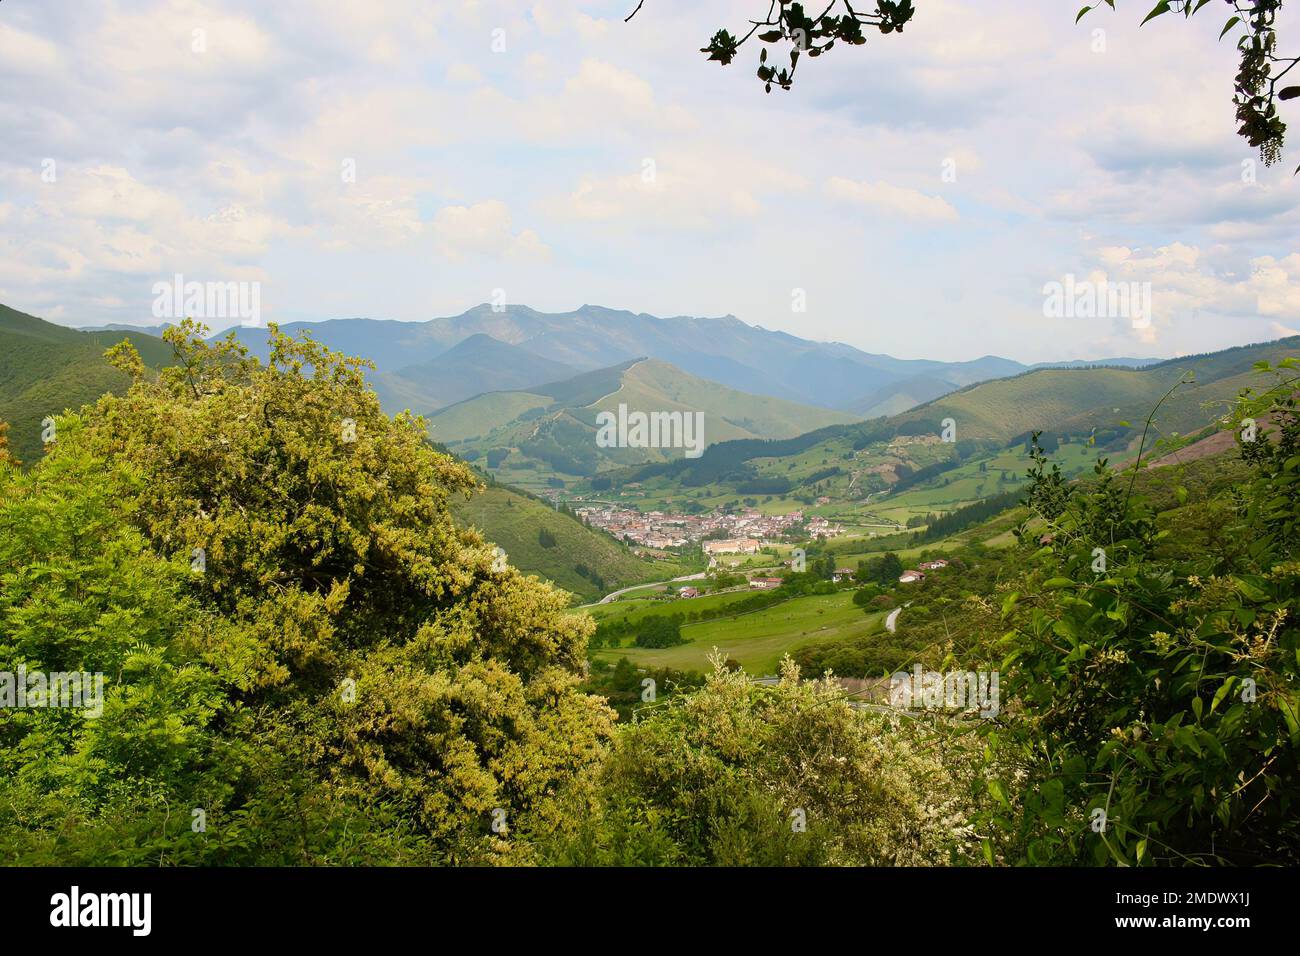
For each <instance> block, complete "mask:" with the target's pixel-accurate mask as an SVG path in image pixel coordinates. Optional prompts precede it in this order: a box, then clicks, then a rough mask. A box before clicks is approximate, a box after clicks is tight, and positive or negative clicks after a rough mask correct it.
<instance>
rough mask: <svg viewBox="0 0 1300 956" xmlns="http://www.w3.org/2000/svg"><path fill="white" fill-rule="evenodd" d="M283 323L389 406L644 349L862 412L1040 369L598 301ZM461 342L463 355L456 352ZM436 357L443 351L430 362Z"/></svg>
mask: <svg viewBox="0 0 1300 956" xmlns="http://www.w3.org/2000/svg"><path fill="white" fill-rule="evenodd" d="M281 328H282V331H285V332H289V333H297V332H300V331H303V330H306V331H309V332H310V333H311V334H312V335H313V336H314V337H315V338H316V339H317V340H318V341H320V342H322V343H324V344H325V345H328V346H329V347H330V348H332V349H336V350H339V351H342V352H346V353H347V354H349V355H359V356H362V357H365V358H369V359H371V360H372V361H373V362H374V363H375V365H376V367H377V368H378V369H379V372H380V374H379V375H378V376H377V377H376V389H377V391H379V393H380V396H381V399H383V400H384V401H385V404H386V407H387V408H388V410H389V411H400V410H401V409H403V408H407V407H409V408H410V409H411V410H412V411H415V412H421V413H427V412H431V411H434V410H436V409H438V408H442V407H445V406H447V405H450V404H454V403H455V402H456V401H459V400H461V399H464V398H468V397H471V396H472V395H476V394H479V393H482V392H490V391H501V390H510V389H518V388H527V387H529V386H533V385H540V384H544V383H546V382H550V381H558V380H559V379H560V378H562V377H563V372H564V371H569V372H570V374H575V373H579V372H590V371H595V370H598V369H604V368H611V367H613V366H616V365H620V364H622V363H624V362H628V361H631V360H634V359H639V358H649V359H657V360H659V361H661V362H667V363H669V364H671V365H674V366H676V367H677V368H679V369H681V370H682V371H683V372H686V373H688V374H690V375H693V376H695V377H697V378H701V379H707V380H709V381H712V382H717V383H719V384H720V385H725V386H727V387H729V388H732V389H736V390H738V391H741V392H746V393H749V394H752V395H767V396H771V397H773V398H781V399H785V400H787V401H792V402H799V403H802V404H805V405H815V406H818V407H821V408H827V409H834V410H836V411H843V412H848V413H850V414H852V415H853V416H856V417H859V418H871V417H875V416H878V415H886V414H894V413H897V412H900V411H904V410H906V409H907V408H910V407H912V406H914V405H916V404H919V403H921V402H925V401H929V400H931V399H934V398H937V397H939V396H940V395H943V394H945V393H947V392H950V391H952V390H954V389H957V388H961V387H963V386H966V385H970V384H973V383H975V382H981V381H986V380H988V379H994V378H1003V377H1006V376H1009V375H1017V374H1020V373H1022V372H1025V371H1028V370H1030V369H1031V368H1034V367H1037V366H1030V365H1025V364H1024V363H1021V362H1016V361H1013V360H1011V359H1006V358H1000V357H997V356H991V355H990V356H984V357H983V358H978V359H973V360H970V361H965V362H941V361H937V360H931V359H897V358H893V357H892V356H889V355H877V354H873V353H869V352H863V351H861V350H860V349H856V348H854V347H853V346H850V345H845V344H843V343H840V342H815V341H812V340H810V339H803V338H799V337H798V336H794V335H791V334H789V333H787V332H775V331H771V330H768V329H763V328H759V327H757V326H752V325H747V324H746V323H744V322H742V321H740V320H739V319H737V318H736V317H735V316H731V315H727V316H723V317H721V318H697V317H692V316H675V317H672V318H659V317H657V316H653V315H646V314H644V313H634V312H629V311H624V310H618V309H609V308H604V307H603V306H596V305H584V306H581V307H580V308H578V309H575V310H573V311H571V312H561V313H544V312H538V311H536V310H535V309H530V308H528V307H527V306H523V305H508V306H502V307H501V308H500V310H497V309H495V308H494V307H493V306H491V305H487V304H484V305H479V306H476V307H474V308H472V309H470V310H468V311H467V312H464V313H462V314H460V315H457V316H451V317H448V318H438V319H431V320H429V321H427V322H394V321H390V320H377V319H360V318H353V319H331V320H328V321H324V322H307V323H304V322H294V323H289V324H286V325H284V326H282V327H281ZM235 331H236V333H237V334H238V336H239V338H240V340H241V341H243V342H244V343H245V344H246V345H248V346H249V348H250V350H251V351H252V352H253V353H254V354H256V355H260V356H262V357H265V355H266V354H267V331H266V330H265V329H258V328H247V327H241V328H237V329H236V330H235ZM223 334H224V333H223ZM487 339H491V340H494V341H493V342H488V341H486V340H487ZM494 343H495V344H494ZM507 346H508V347H509V348H507ZM462 347H463V348H464V349H465V350H466V351H465V354H463V355H462V354H459V353H456V352H454V351H453V350H456V349H459V348H462ZM440 357H444V359H445V360H444V361H443V362H441V363H438V362H435V360H436V359H438V358H440ZM462 360H466V361H465V364H464V365H462V364H461V362H462ZM1151 361H1156V360H1154V359H1131V358H1119V359H1106V360H1099V361H1098V362H1094V363H1066V364H1099V365H1122V366H1129V367H1132V366H1137V365H1141V364H1145V363H1147V362H1151ZM430 363H433V364H430ZM440 379H445V382H442V381H439V380H440Z"/></svg>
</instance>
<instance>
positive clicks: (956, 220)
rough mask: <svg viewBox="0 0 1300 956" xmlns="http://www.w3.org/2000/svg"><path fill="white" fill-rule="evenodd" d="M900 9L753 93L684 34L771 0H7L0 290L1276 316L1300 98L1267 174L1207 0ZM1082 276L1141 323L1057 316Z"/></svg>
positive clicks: (751, 13) (854, 340) (994, 322)
mask: <svg viewBox="0 0 1300 956" xmlns="http://www.w3.org/2000/svg"><path fill="white" fill-rule="evenodd" d="M915 2H916V6H917V8H918V12H917V15H916V17H915V19H914V21H913V22H912V23H911V24H909V25H908V26H907V28H906V29H905V30H904V32H902V33H901V34H894V35H889V36H883V35H880V34H879V33H875V34H871V33H869V34H868V38H867V43H866V44H864V45H862V46H858V47H838V48H836V49H835V50H832V51H830V52H829V53H828V54H827V55H825V56H823V57H821V58H819V59H816V60H808V59H805V60H804V62H803V63H801V64H800V68H799V72H798V74H797V79H796V82H795V84H794V87H793V89H792V90H790V91H788V92H785V91H781V90H779V89H774V90H773V91H772V92H771V93H770V94H768V93H764V91H763V88H762V84H761V83H760V82H759V81H758V79H757V78H756V77H755V75H754V70H755V69H756V67H757V56H758V50H757V48H756V47H752V46H750V45H746V46H745V47H742V48H741V52H740V54H739V55H738V57H737V59H736V61H735V62H734V63H733V64H732V65H731V66H729V67H726V68H723V67H720V66H719V65H718V64H717V63H710V62H707V61H706V59H705V57H704V55H702V54H701V53H700V52H699V48H700V47H702V46H704V45H705V44H706V43H707V42H708V40H709V38H710V37H711V36H712V34H713V33H714V31H715V30H717V29H719V28H721V27H727V28H728V29H730V30H731V31H732V32H733V33H739V32H743V30H744V29H747V20H749V19H750V18H753V17H756V16H759V15H760V14H761V13H763V12H765V11H766V8H767V4H766V3H763V2H762V0H645V2H644V5H643V7H642V9H641V10H640V11H639V12H638V13H637V15H636V16H635V17H634V18H633V19H632V20H631V21H630V22H624V17H626V16H627V15H628V14H629V13H630V12H631V11H632V9H633V8H634V7H635V5H636V0H619V2H614V3H606V2H580V0H536V2H531V3H530V2H528V0H514V2H505V0H502V2H497V0H477V2H473V0H465V2H460V0H384V2H383V3H358V2H356V0H311V2H308V0H277V2H275V3H265V2H262V0H258V2H251V0H222V2H219V3H217V2H213V3H203V2H200V0H94V2H92V0H60V2H59V3H56V4H53V3H48V2H41V0H3V2H2V3H0V303H4V304H6V305H9V306H11V307H13V308H17V309H20V310H22V311H24V312H29V313H32V314H34V315H38V316H41V317H43V318H46V319H49V320H51V321H55V322H60V323H63V324H66V325H73V326H87V325H100V324H107V323H129V324H140V325H152V324H155V323H157V322H158V321H159V318H157V317H155V314H154V311H153V308H154V305H155V298H156V293H155V285H156V284H157V283H159V282H171V281H172V277H173V276H175V275H177V274H180V275H182V276H184V277H185V280H187V281H200V282H232V281H233V282H241V283H250V284H252V283H256V284H257V285H256V288H257V290H258V293H259V297H260V307H261V308H260V312H261V318H262V319H263V320H264V321H265V320H269V321H279V322H288V321H295V320H310V321H317V320H324V319H330V318H341V317H355V316H362V317H368V318H377V319H398V320H407V321H415V320H428V319H431V318H435V317H438V316H446V315H455V314H458V313H460V312H463V311H464V310H466V309H468V308H471V307H473V306H475V305H477V304H479V303H483V302H487V301H493V300H494V299H495V300H496V301H504V302H507V303H514V304H523V305H528V306H530V307H532V308H535V309H539V310H542V311H546V312H563V311H568V310H571V309H574V308H577V307H578V306H580V305H582V304H584V303H586V304H595V305H603V306H608V307H611V308H621V309H629V310H632V311H635V312H647V313H651V314H654V315H660V316H674V315H696V316H721V315H728V314H730V315H735V316H736V317H738V318H740V319H741V320H743V321H745V322H748V323H750V324H752V325H758V326H762V327H764V328H768V329H779V330H782V331H786V332H789V333H791V334H794V335H799V336H802V337H805V338H810V339H816V340H820V341H839V342H845V343H848V344H850V345H853V346H856V347H858V348H860V349H863V350H866V351H869V352H883V353H888V354H892V355H896V356H899V357H904V358H934V359H944V360H961V359H970V358H975V357H978V356H982V355H986V354H998V355H1003V356H1006V357H1009V358H1013V359H1018V360H1021V361H1025V362H1035V361H1057V360H1065V359H1095V358H1102V357H1111V356H1142V357H1147V356H1160V357H1171V356H1176V355H1182V354H1188V353H1195V352H1203V351H1210V350H1215V349H1220V348H1225V347H1229V346H1232V345H1239V344H1244V343H1248V342H1258V341H1266V340H1270V339H1274V338H1278V337H1281V336H1285V335H1293V334H1297V333H1296V330H1297V329H1300V179H1298V178H1296V177H1294V176H1293V175H1292V171H1293V170H1294V169H1295V168H1296V166H1297V165H1300V109H1292V110H1291V111H1290V112H1291V118H1292V119H1293V120H1295V121H1296V122H1297V125H1296V132H1295V136H1294V137H1293V139H1294V145H1293V146H1292V147H1291V148H1290V149H1288V150H1287V152H1286V153H1285V155H1284V157H1283V161H1282V162H1281V163H1280V164H1278V165H1275V166H1273V167H1271V168H1265V167H1264V166H1262V165H1261V164H1259V163H1258V160H1257V157H1256V156H1255V155H1254V152H1253V151H1252V150H1251V149H1250V147H1249V146H1248V145H1247V144H1246V143H1245V142H1244V141H1243V140H1241V139H1240V138H1239V137H1238V136H1237V135H1236V133H1235V123H1234V118H1233V107H1232V103H1231V95H1232V78H1233V76H1234V74H1235V72H1236V63H1235V51H1234V50H1233V47H1232V42H1231V40H1230V39H1227V40H1224V41H1223V42H1219V41H1218V39H1217V37H1218V33H1219V30H1220V29H1221V27H1222V25H1223V24H1222V20H1223V17H1222V16H1221V15H1220V13H1219V11H1218V10H1216V9H1215V8H1216V7H1219V6H1220V5H1219V4H1214V5H1211V6H1210V7H1209V8H1207V10H1206V11H1204V12H1202V13H1201V14H1200V15H1198V16H1197V17H1195V18H1193V19H1192V20H1190V21H1184V20H1183V19H1182V18H1181V17H1175V16H1172V15H1171V16H1166V17H1162V18H1160V19H1158V20H1155V21H1152V22H1151V23H1149V24H1147V25H1146V26H1144V27H1141V28H1139V26H1138V24H1139V21H1140V20H1141V18H1142V16H1143V15H1144V14H1145V12H1146V7H1148V6H1149V5H1150V4H1149V3H1145V2H1143V3H1137V2H1136V0H1128V2H1125V0H1120V2H1119V3H1118V4H1117V6H1118V7H1119V11H1118V12H1111V11H1110V10H1108V9H1105V8H1103V9H1102V10H1098V11H1093V12H1092V13H1090V14H1089V15H1087V16H1085V17H1084V18H1083V20H1082V21H1081V22H1079V23H1078V24H1076V23H1075V22H1074V17H1075V14H1076V13H1077V11H1078V7H1079V0H1035V2H1033V3H1025V2H1024V0H978V2H969V0H967V2H956V0H915ZM1298 6H1300V5H1298ZM1139 8H1141V9H1139ZM1278 26H1279V32H1280V33H1281V36H1282V38H1283V44H1284V45H1285V43H1286V41H1287V39H1288V38H1292V39H1294V40H1295V45H1296V46H1297V47H1300V15H1297V11H1291V15H1289V16H1282V17H1280V18H1279V22H1278ZM1283 52H1295V51H1293V50H1285V49H1284V50H1283ZM1285 115H1286V113H1285V111H1284V116H1285ZM1066 277H1073V279H1074V280H1075V281H1077V282H1093V283H1096V282H1100V281H1102V280H1105V281H1107V282H1110V283H1119V282H1123V283H1138V284H1143V283H1149V284H1150V285H1149V286H1147V288H1149V289H1150V293H1151V310H1150V312H1151V314H1150V316H1149V317H1148V318H1147V319H1146V320H1144V321H1131V320H1130V319H1129V318H1128V317H1127V316H1114V315H1110V316H1107V315H1104V314H1103V315H1100V316H1098V315H1089V316H1086V317H1084V316H1079V315H1077V314H1068V312H1069V311H1070V310H1067V314H1047V313H1049V312H1050V311H1051V310H1050V309H1045V301H1046V298H1047V296H1046V294H1045V289H1047V288H1048V287H1049V284H1051V283H1054V282H1059V283H1063V282H1064V281H1065V280H1066ZM1102 311H1103V312H1104V311H1105V310H1102ZM235 321H236V320H233V319H232V320H230V321H229V322H226V323H224V324H234V322H235ZM211 324H212V325H214V326H220V325H222V324H223V323H222V322H219V321H213V322H212V323H211Z"/></svg>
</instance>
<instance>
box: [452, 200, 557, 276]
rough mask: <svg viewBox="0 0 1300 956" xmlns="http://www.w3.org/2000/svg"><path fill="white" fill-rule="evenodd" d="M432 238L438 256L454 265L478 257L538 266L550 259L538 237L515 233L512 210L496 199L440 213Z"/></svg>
mask: <svg viewBox="0 0 1300 956" xmlns="http://www.w3.org/2000/svg"><path fill="white" fill-rule="evenodd" d="M433 234H434V242H435V247H436V248H437V250H438V252H439V253H440V254H441V255H443V256H445V257H446V258H448V259H450V260H452V261H453V262H460V261H462V260H464V259H468V258H475V257H488V258H495V259H506V260H520V261H531V262H538V261H545V260H546V259H548V258H549V257H550V249H548V248H547V246H546V244H545V243H543V242H542V241H541V239H540V238H539V237H538V235H537V233H535V232H534V231H533V230H531V229H523V230H520V231H518V232H516V231H515V230H514V228H513V226H512V223H511V218H510V210H509V209H508V208H506V205H505V203H503V202H501V201H499V200H496V199H490V200H487V201H486V202H481V203H476V204H475V205H473V206H448V207H446V208H445V209H442V210H440V211H439V212H438V215H437V216H435V217H434V220H433Z"/></svg>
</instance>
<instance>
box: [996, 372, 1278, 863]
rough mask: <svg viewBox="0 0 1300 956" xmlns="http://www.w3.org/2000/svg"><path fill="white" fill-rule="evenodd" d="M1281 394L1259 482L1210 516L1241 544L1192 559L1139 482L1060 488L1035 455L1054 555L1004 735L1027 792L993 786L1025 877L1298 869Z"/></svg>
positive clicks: (1043, 575) (1027, 623) (1020, 661)
mask: <svg viewBox="0 0 1300 956" xmlns="http://www.w3.org/2000/svg"><path fill="white" fill-rule="evenodd" d="M1287 364H1288V367H1292V368H1293V367H1294V363H1287ZM1289 388H1294V385H1293V384H1292V385H1290V386H1289ZM1284 394H1285V396H1286V397H1284V398H1282V399H1281V400H1280V401H1279V400H1278V399H1277V396H1276V394H1274V395H1272V396H1271V397H1270V398H1269V402H1270V403H1273V408H1272V413H1271V414H1272V416H1273V421H1274V422H1275V424H1276V425H1277V428H1276V431H1275V434H1274V435H1273V437H1272V440H1265V439H1264V438H1262V437H1261V438H1260V439H1259V440H1258V441H1257V442H1255V443H1247V447H1245V448H1244V449H1243V457H1244V458H1245V460H1246V461H1247V462H1248V464H1249V465H1250V466H1251V471H1250V475H1249V477H1248V478H1247V479H1246V480H1245V481H1243V482H1241V483H1240V484H1239V485H1238V486H1237V488H1236V489H1235V497H1236V502H1237V504H1236V507H1234V508H1232V509H1229V510H1227V511H1225V510H1224V509H1222V508H1215V507H1212V505H1213V502H1210V503H1207V506H1206V508H1205V512H1206V519H1207V520H1212V521H1214V522H1216V523H1223V522H1225V521H1229V522H1231V525H1232V526H1231V527H1230V529H1229V534H1230V535H1231V536H1232V537H1233V538H1235V539H1237V540H1239V541H1242V542H1244V543H1245V547H1243V548H1231V549H1223V550H1219V551H1205V550H1202V549H1197V548H1188V547H1186V546H1181V547H1180V546H1179V543H1178V542H1170V541H1169V540H1168V536H1169V531H1168V529H1167V528H1165V529H1161V528H1160V527H1159V525H1160V522H1158V521H1157V520H1156V516H1155V514H1154V512H1153V510H1152V509H1151V507H1150V505H1149V504H1148V503H1147V502H1146V501H1144V500H1143V499H1142V497H1141V496H1140V495H1139V496H1137V497H1134V496H1133V495H1132V493H1131V491H1130V487H1131V486H1132V484H1133V479H1132V478H1129V479H1128V480H1127V481H1123V480H1120V479H1119V478H1118V477H1117V476H1116V475H1115V474H1114V473H1113V472H1112V471H1110V470H1109V469H1108V468H1107V467H1106V465H1105V462H1104V461H1103V462H1099V464H1098V468H1097V477H1096V481H1095V482H1093V483H1092V484H1090V485H1088V486H1079V487H1075V488H1065V487H1062V486H1061V485H1059V483H1057V482H1056V481H1055V480H1054V476H1053V475H1052V474H1051V473H1050V472H1048V471H1046V470H1044V469H1043V468H1042V464H1043V463H1042V460H1041V456H1039V460H1038V467H1037V468H1036V473H1035V482H1034V488H1033V490H1032V492H1031V494H1030V498H1029V500H1030V502H1031V504H1032V505H1033V507H1034V509H1035V511H1036V512H1037V514H1038V516H1039V517H1040V519H1042V520H1043V521H1044V522H1046V525H1047V527H1048V529H1049V532H1050V544H1049V545H1047V546H1044V547H1036V546H1035V545H1034V542H1035V541H1036V540H1037V538H1038V535H1037V534H1034V533H1030V534H1026V535H1024V536H1023V537H1024V540H1025V542H1026V545H1025V554H1026V557H1027V559H1028V560H1029V561H1030V562H1031V568H1030V570H1029V571H1028V573H1027V574H1026V576H1025V579H1024V580H1023V582H1022V583H1021V585H1020V587H1021V590H1019V591H1017V592H1013V593H1012V594H1010V595H1008V597H1007V599H1006V601H1005V602H1004V607H1003V614H1004V616H1005V617H1006V620H1007V625H1009V626H1010V628H1011V630H1010V631H1009V632H1008V633H1007V635H1006V637H1005V638H1004V639H1003V642H1002V643H1003V648H1002V650H1003V651H1004V652H1005V658H1004V661H1003V669H1004V671H1007V672H1009V676H1008V677H1007V678H1006V679H1005V681H1004V685H1003V686H1004V690H1003V694H1004V697H1005V698H1007V699H1011V700H1014V701H1016V719H1015V720H1013V721H1012V723H1011V724H1010V725H1009V727H1008V728H1006V729H1002V730H999V731H998V732H997V733H996V734H993V735H992V741H993V745H994V746H993V749H994V751H998V752H1000V753H1001V754H1002V756H1004V757H1005V756H1007V755H1008V754H1012V753H1013V754H1015V755H1016V760H1017V765H1016V769H1015V770H1014V772H1013V775H1014V778H1015V780H1016V781H1017V785H1016V786H1014V787H1013V786H1011V780H1010V779H1005V778H1004V779H1002V780H1001V781H1000V782H998V783H997V786H998V787H999V792H1000V793H1003V794H1005V795H1009V796H1008V797H1007V799H1005V800H1004V801H1002V804H1001V807H1000V809H999V810H997V811H996V812H994V813H992V814H991V815H990V817H989V819H988V821H987V822H988V823H990V824H991V825H992V826H993V827H994V828H995V830H996V832H998V833H999V834H1000V835H1001V837H1000V841H999V846H998V850H999V852H1001V853H1006V854H1007V855H1008V856H1010V857H1012V858H1022V859H1024V860H1026V861H1027V862H1030V863H1041V862H1096V863H1103V862H1112V863H1118V864H1121V865H1133V864H1142V863H1169V864H1180V863H1189V862H1196V863H1239V864H1254V863H1261V862H1271V863H1281V862H1290V863H1295V862H1296V861H1297V860H1300V826H1298V825H1297V816H1296V812H1295V810H1296V806H1295V800H1296V795H1297V794H1300V765H1298V763H1297V745H1300V719H1298V715H1300V696H1298V695H1297V691H1296V684H1295V681H1296V676H1297V672H1300V630H1298V629H1297V627H1296V618H1297V613H1298V612H1300V562H1297V560H1296V559H1297V553H1296V551H1297V538H1296V536H1295V534H1294V530H1295V528H1294V522H1295V520H1296V518H1295V515H1296V508H1297V502H1296V499H1295V486H1296V474H1295V472H1296V468H1297V466H1298V465H1300V455H1298V454H1297V451H1298V448H1297V436H1300V427H1298V426H1297V422H1296V416H1295V412H1294V400H1293V399H1292V398H1290V397H1289V392H1287V393H1284ZM1253 407H1257V403H1256V405H1255V406H1252V404H1251V400H1250V399H1243V409H1244V410H1247V411H1249V410H1251V409H1252V408H1253ZM1183 495H1185V491H1184V492H1183V493H1182V494H1180V495H1179V497H1182V496H1183ZM1098 811H1100V813H1101V814H1104V817H1103V816H1099V815H1098ZM1102 822H1104V826H1102V825H1101V823H1102Z"/></svg>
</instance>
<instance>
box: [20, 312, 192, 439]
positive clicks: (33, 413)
mask: <svg viewBox="0 0 1300 956" xmlns="http://www.w3.org/2000/svg"><path fill="white" fill-rule="evenodd" d="M123 339H127V340H129V341H130V342H131V343H132V344H134V345H135V347H136V349H137V350H138V351H139V352H140V356H141V358H143V359H144V361H145V363H146V364H147V365H151V366H159V365H163V364H165V363H166V362H167V361H168V360H169V359H170V358H171V354H172V352H171V346H169V345H167V343H165V342H163V341H162V340H161V339H158V338H154V337H153V336H151V335H145V334H143V333H140V332H121V331H118V332H81V331H78V330H76V329H69V328H65V327H63V326H61V325H54V324H53V323H51V322H46V321H44V320H43V319H38V318H36V317H35V316H32V315H27V314H26V313H24V312H19V311H17V310H15V309H11V308H9V307H8V306H3V305H0V421H6V422H9V424H10V429H9V442H10V445H11V447H12V450H13V453H14V454H15V455H17V456H18V457H19V458H20V459H22V460H23V461H25V462H32V461H35V460H36V459H37V458H39V457H40V456H41V454H42V449H43V445H42V442H41V420H42V419H43V418H45V417H46V416H47V415H57V414H59V413H61V412H63V411H66V410H69V409H78V408H80V407H81V406H83V405H87V404H89V403H91V402H94V401H95V400H96V399H98V398H99V397H100V396H101V395H103V394H104V393H105V392H121V391H123V390H125V389H126V387H127V385H128V384H129V380H128V379H127V377H126V376H125V375H124V374H122V373H121V372H119V371H117V370H116V369H114V368H112V367H111V366H110V365H109V364H108V362H107V361H106V360H105V359H104V351H105V350H106V349H108V348H109V347H111V346H112V345H115V344H116V343H118V342H121V341H122V340H123Z"/></svg>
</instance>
